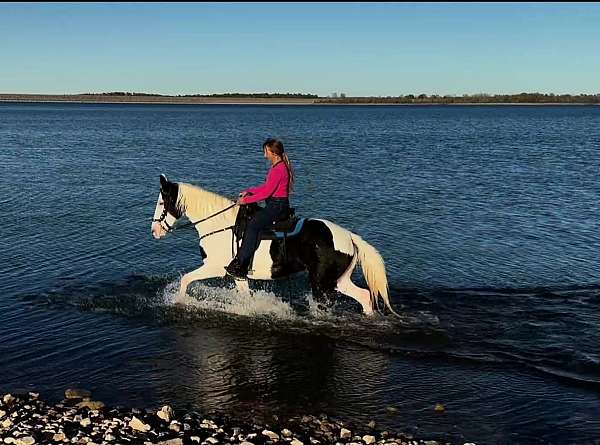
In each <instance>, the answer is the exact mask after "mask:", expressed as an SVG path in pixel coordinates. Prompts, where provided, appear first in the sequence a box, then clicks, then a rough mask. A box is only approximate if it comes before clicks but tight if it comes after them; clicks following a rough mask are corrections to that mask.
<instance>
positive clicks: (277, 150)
mask: <svg viewBox="0 0 600 445" xmlns="http://www.w3.org/2000/svg"><path fill="white" fill-rule="evenodd" d="M265 147H268V148H269V150H270V151H271V152H272V153H274V154H276V155H277V156H280V157H281V159H282V160H283V162H284V163H285V165H286V167H287V170H288V176H289V182H288V190H289V193H290V194H291V193H292V190H293V189H294V181H295V179H296V176H295V175H294V169H293V168H292V163H291V162H290V158H288V155H287V153H285V151H284V148H283V142H281V141H280V140H278V139H267V140H266V141H265V143H264V144H263V148H265Z"/></svg>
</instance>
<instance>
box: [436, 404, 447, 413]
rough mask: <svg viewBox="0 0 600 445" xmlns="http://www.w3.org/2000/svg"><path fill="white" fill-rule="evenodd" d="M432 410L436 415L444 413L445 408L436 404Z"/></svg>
mask: <svg viewBox="0 0 600 445" xmlns="http://www.w3.org/2000/svg"><path fill="white" fill-rule="evenodd" d="M434 409H435V412H437V413H443V412H444V411H446V407H445V406H444V405H442V404H441V403H436V404H435V408H434Z"/></svg>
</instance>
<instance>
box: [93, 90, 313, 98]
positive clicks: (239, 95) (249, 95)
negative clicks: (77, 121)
mask: <svg viewBox="0 0 600 445" xmlns="http://www.w3.org/2000/svg"><path fill="white" fill-rule="evenodd" d="M81 95H82V96H154V97H235V98H259V99H267V98H280V99H316V98H318V97H319V96H318V95H316V94H304V93H217V94H178V95H177V96H169V95H168V94H152V93H131V92H126V91H111V92H108V93H83V94H81Z"/></svg>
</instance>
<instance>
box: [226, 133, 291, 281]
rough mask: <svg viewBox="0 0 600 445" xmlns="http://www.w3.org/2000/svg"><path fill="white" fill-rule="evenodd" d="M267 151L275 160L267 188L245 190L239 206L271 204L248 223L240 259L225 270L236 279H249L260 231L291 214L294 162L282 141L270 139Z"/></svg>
mask: <svg viewBox="0 0 600 445" xmlns="http://www.w3.org/2000/svg"><path fill="white" fill-rule="evenodd" d="M263 150H264V156H265V158H267V159H268V160H269V161H271V169H270V170H269V173H268V174H267V180H266V182H265V183H264V184H263V185H260V186H258V187H251V188H249V189H246V190H244V191H242V192H241V193H240V198H239V200H238V203H239V204H241V205H244V204H251V203H253V202H258V201H263V200H264V201H265V202H266V204H267V205H266V207H265V208H263V209H261V210H259V211H258V212H257V213H256V214H255V215H254V217H253V218H252V219H251V220H250V221H249V222H248V225H247V226H246V231H245V233H244V239H243V240H242V246H241V247H240V250H239V252H238V253H237V256H236V257H235V258H234V259H233V261H231V263H229V265H228V266H226V267H225V270H226V271H227V273H229V274H230V275H232V276H234V277H236V278H246V275H247V274H248V267H249V265H250V261H251V260H252V256H253V255H254V252H255V251H256V249H257V248H258V244H259V243H260V240H259V233H260V231H261V230H262V229H265V228H267V227H269V226H270V225H272V224H273V223H274V222H277V221H280V220H283V219H285V218H286V217H287V216H288V214H289V208H290V203H289V194H290V192H291V190H292V188H293V185H294V173H293V171H292V166H291V164H290V160H289V158H288V156H287V154H286V153H285V152H284V148H283V143H282V142H281V141H280V140H277V139H267V140H266V141H265V143H264V144H263Z"/></svg>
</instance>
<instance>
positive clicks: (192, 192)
mask: <svg viewBox="0 0 600 445" xmlns="http://www.w3.org/2000/svg"><path fill="white" fill-rule="evenodd" d="M178 185H179V196H178V197H177V205H178V206H179V208H180V209H181V210H183V211H184V212H185V214H186V216H187V217H188V218H189V219H191V220H197V219H202V218H206V217H207V216H210V215H212V214H214V213H217V212H218V211H220V210H223V209H224V208H226V207H227V206H230V205H231V204H233V201H232V200H230V199H228V198H225V197H224V196H221V195H218V194H217V193H214V192H211V191H209V190H206V189H203V188H202V187H198V186H197V185H192V184H187V183H185V182H179V183H178ZM237 210H238V208H237V207H233V208H232V209H230V210H228V211H226V212H223V213H222V214H220V215H217V216H215V220H217V219H223V220H225V219H226V218H227V217H228V216H230V215H229V213H230V212H236V211H237Z"/></svg>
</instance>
